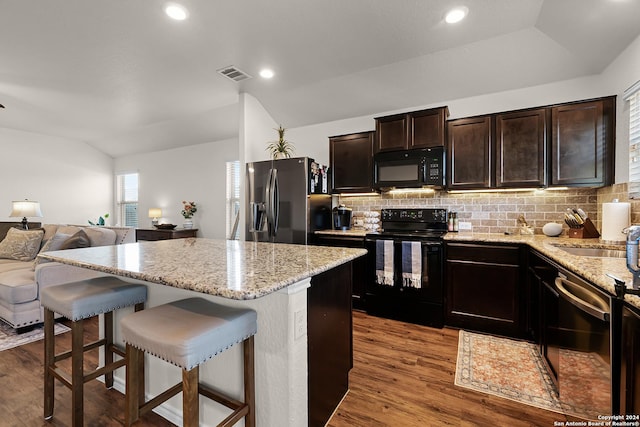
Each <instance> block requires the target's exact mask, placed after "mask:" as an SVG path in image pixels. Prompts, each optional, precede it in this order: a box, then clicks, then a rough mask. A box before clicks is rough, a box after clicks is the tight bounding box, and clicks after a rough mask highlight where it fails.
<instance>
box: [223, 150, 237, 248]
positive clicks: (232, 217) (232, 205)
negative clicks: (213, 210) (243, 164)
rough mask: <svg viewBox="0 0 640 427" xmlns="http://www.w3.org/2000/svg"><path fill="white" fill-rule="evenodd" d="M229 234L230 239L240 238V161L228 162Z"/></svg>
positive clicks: (227, 205) (227, 201)
mask: <svg viewBox="0 0 640 427" xmlns="http://www.w3.org/2000/svg"><path fill="white" fill-rule="evenodd" d="M226 199H227V200H226V210H227V215H226V217H227V220H226V223H227V236H228V238H229V239H232V240H237V239H238V238H239V234H238V230H239V224H238V221H239V216H240V162H239V161H237V160H236V161H233V162H227V197H226Z"/></svg>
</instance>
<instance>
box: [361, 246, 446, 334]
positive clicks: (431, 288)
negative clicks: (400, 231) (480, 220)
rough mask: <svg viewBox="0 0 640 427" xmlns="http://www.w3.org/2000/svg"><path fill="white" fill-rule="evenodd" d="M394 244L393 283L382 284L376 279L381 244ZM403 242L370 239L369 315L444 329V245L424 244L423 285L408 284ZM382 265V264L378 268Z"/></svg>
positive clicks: (368, 271)
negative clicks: (404, 268) (405, 276)
mask: <svg viewBox="0 0 640 427" xmlns="http://www.w3.org/2000/svg"><path fill="white" fill-rule="evenodd" d="M378 241H381V242H385V241H387V242H390V243H391V244H392V245H393V273H392V277H393V280H392V282H390V283H385V284H380V283H379V282H380V280H377V279H376V270H378V271H379V270H380V268H381V266H380V265H379V263H376V255H377V253H376V252H377V251H378V250H380V245H379V244H378V243H377V242H378ZM402 242H403V241H402V240H401V239H398V238H384V237H382V236H378V237H375V238H367V240H366V247H367V250H368V255H367V281H366V285H365V308H366V310H367V313H369V314H372V315H375V316H381V317H387V318H391V319H397V320H402V321H406V322H411V323H417V324H421V325H429V326H435V327H442V326H443V325H444V297H443V295H444V291H443V279H442V271H443V267H442V262H443V260H442V242H440V241H421V242H419V243H420V245H419V247H420V263H421V269H420V286H419V287H413V286H408V285H406V282H405V280H404V279H403V274H402V273H403V254H402ZM377 264H378V265H377Z"/></svg>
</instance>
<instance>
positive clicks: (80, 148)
mask: <svg viewBox="0 0 640 427" xmlns="http://www.w3.org/2000/svg"><path fill="white" fill-rule="evenodd" d="M0 147H1V148H2V155H1V156H0V221H15V220H18V221H20V220H21V219H20V218H9V214H10V212H11V201H12V200H22V199H29V200H37V201H39V202H40V206H41V208H42V214H43V215H44V217H43V218H39V219H37V218H34V219H33V221H40V222H42V223H69V224H87V220H89V219H91V220H93V221H95V220H96V219H97V218H98V217H99V216H101V215H104V214H105V213H107V212H109V213H113V212H112V203H113V159H112V158H111V157H109V156H107V155H106V154H104V153H101V152H100V151H98V150H96V149H95V148H93V147H91V146H89V145H88V144H85V143H84V142H80V141H74V140H70V139H64V138H57V137H52V136H46V135H40V134H35V133H29V132H22V131H18V130H12V129H5V128H0Z"/></svg>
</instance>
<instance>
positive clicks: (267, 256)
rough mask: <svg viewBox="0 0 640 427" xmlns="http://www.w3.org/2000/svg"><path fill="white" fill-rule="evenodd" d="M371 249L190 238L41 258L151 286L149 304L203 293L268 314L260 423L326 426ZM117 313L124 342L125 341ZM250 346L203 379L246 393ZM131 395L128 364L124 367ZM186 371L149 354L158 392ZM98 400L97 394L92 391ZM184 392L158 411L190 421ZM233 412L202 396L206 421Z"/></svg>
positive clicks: (153, 391)
mask: <svg viewBox="0 0 640 427" xmlns="http://www.w3.org/2000/svg"><path fill="white" fill-rule="evenodd" d="M365 253H366V251H365V250H364V249H349V248H335V247H318V246H302V245H289V244H272V243H259V242H244V241H236V240H214V239H202V238H188V239H177V240H165V241H158V242H138V243H130V244H125V245H115V246H101V247H92V248H83V249H70V250H65V251H52V252H47V253H42V254H41V255H40V257H42V258H45V259H48V260H50V261H55V262H59V263H62V264H66V265H67V266H65V268H67V267H68V268H70V269H74V268H83V269H89V270H94V271H96V272H99V273H106V274H110V275H115V276H118V277H120V278H123V279H124V280H127V281H131V282H136V283H140V282H141V283H144V284H146V285H147V287H148V300H147V307H154V306H157V305H160V304H164V303H167V302H170V301H175V300H178V299H183V298H188V297H193V296H200V297H203V298H206V299H209V300H211V301H214V302H217V303H218V304H222V305H228V306H235V307H246V308H251V309H253V310H255V311H256V312H257V314H258V333H257V334H256V336H255V351H256V354H255V374H256V421H257V425H258V426H265V427H269V426H278V427H280V426H291V427H302V426H307V425H309V426H316V425H324V423H325V422H326V421H327V419H328V418H329V417H330V416H331V413H332V412H333V410H334V409H335V408H336V406H337V405H338V404H339V402H340V399H341V398H342V397H343V396H344V394H345V393H346V392H347V389H348V372H349V369H350V368H351V366H352V341H351V339H352V335H351V333H352V331H351V277H352V274H351V261H352V260H354V259H356V258H358V257H360V256H363V255H364V254H365ZM130 312H132V309H129V310H127V309H122V310H118V311H117V312H116V314H115V320H116V331H115V340H116V342H117V343H122V338H121V336H120V331H119V327H118V326H117V325H118V324H119V321H120V319H121V318H122V317H123V316H124V315H126V314H129V313H130ZM241 350H242V346H238V345H236V346H233V347H232V348H230V349H229V350H227V351H225V352H223V353H221V354H219V355H218V356H216V357H215V358H213V359H211V360H210V361H208V362H207V363H206V364H204V365H203V366H202V367H201V369H200V378H201V381H202V382H204V383H206V384H211V385H212V386H213V387H214V388H217V389H218V390H221V391H223V392H226V393H228V394H229V395H231V396H233V397H237V398H238V399H241V398H242V396H243V394H242V393H243V390H242V387H243V386H242V384H243V380H242V362H241V360H242V357H241ZM115 377H116V378H115V388H116V389H118V390H119V391H121V392H123V393H124V371H123V370H122V369H121V370H119V371H117V372H116V375H115ZM180 379H181V373H180V369H179V368H177V367H175V366H173V365H170V364H168V363H166V362H164V361H162V360H159V359H156V358H154V357H151V356H146V387H145V389H146V393H147V397H148V398H152V397H154V396H156V395H157V394H158V393H160V392H161V391H163V390H165V389H166V388H168V387H170V386H172V385H173V384H175V383H177V382H179V381H180ZM86 398H87V399H90V398H91V396H86ZM181 411H182V401H181V396H180V395H178V396H176V397H173V398H172V399H170V400H169V401H167V402H166V403H165V404H163V405H162V406H160V407H159V408H157V409H156V412H157V413H159V414H160V415H161V416H163V417H165V418H166V419H168V420H169V421H171V422H173V423H176V424H180V421H179V420H180V419H181ZM227 414H228V411H227V410H226V409H225V408H224V407H222V406H220V405H218V404H216V403H213V402H210V401H209V400H208V399H201V423H202V424H201V425H205V426H210V425H215V424H217V422H218V421H219V420H221V419H223V418H224V417H225V416H226V415H227Z"/></svg>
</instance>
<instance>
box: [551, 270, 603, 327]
mask: <svg viewBox="0 0 640 427" xmlns="http://www.w3.org/2000/svg"><path fill="white" fill-rule="evenodd" d="M564 282H569V280H567V279H565V278H563V277H556V282H555V285H556V289H557V290H558V292H560V294H562V295H564V296H565V297H566V299H567V300H568V301H569V302H570V303H571V304H573V305H574V306H576V307H578V308H579V309H580V310H582V311H584V312H585V313H587V314H589V315H591V316H593V317H595V318H597V319H600V320H602V321H604V322H608V321H609V312H607V311H604V310H602V309H600V308H598V307H596V306H594V305H593V304H589V303H588V302H586V301H584V300H582V299H580V298H578V297H577V296H575V295H574V294H572V293H571V292H569V290H568V289H567V288H565V287H564ZM569 283H571V282H569Z"/></svg>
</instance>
